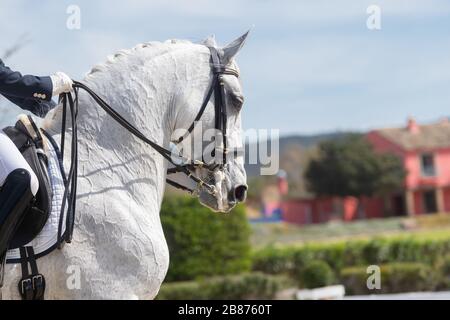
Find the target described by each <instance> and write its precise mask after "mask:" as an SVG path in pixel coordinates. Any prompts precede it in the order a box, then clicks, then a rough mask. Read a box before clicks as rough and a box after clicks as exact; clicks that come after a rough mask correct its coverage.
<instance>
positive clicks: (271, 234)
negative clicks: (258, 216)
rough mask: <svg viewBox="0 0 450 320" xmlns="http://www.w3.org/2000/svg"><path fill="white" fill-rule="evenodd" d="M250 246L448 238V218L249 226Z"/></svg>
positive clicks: (425, 217) (421, 217)
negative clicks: (412, 236)
mask: <svg viewBox="0 0 450 320" xmlns="http://www.w3.org/2000/svg"><path fill="white" fill-rule="evenodd" d="M252 230H253V233H252V239H251V242H252V245H253V247H256V248H258V247H263V246H266V245H270V244H275V245H278V244H281V245H282V244H302V243H309V242H322V241H334V240H336V241H338V240H347V239H364V238H371V237H377V236H383V237H408V236H411V235H416V236H420V237H427V238H429V237H433V238H435V237H436V238H439V237H448V236H449V235H450V214H435V215H427V216H420V217H417V218H405V217H403V218H383V219H370V220H360V221H354V222H342V221H337V222H336V221H333V222H329V223H325V224H315V225H308V226H297V225H293V224H288V223H283V222H279V223H254V224H252Z"/></svg>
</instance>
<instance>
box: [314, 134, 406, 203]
mask: <svg viewBox="0 0 450 320" xmlns="http://www.w3.org/2000/svg"><path fill="white" fill-rule="evenodd" d="M405 174H406V173H405V170H404V169H403V165H402V162H401V160H400V159H399V158H398V157H397V156H395V155H393V154H387V153H384V154H380V153H376V152H375V151H374V150H373V147H372V145H371V144H370V143H369V142H368V141H367V140H365V139H364V137H363V136H361V135H356V134H353V135H349V136H347V137H345V138H343V139H341V140H337V141H327V142H323V143H321V144H320V145H319V153H318V157H317V158H316V159H313V160H311V162H310V163H309V165H308V167H307V169H306V171H305V178H306V182H307V187H308V189H309V190H310V191H311V192H313V193H314V194H316V195H319V196H337V197H346V196H354V197H357V198H360V197H361V196H373V195H386V194H388V193H389V192H392V191H394V190H396V189H398V188H400V187H401V186H402V184H403V181H404V178H405Z"/></svg>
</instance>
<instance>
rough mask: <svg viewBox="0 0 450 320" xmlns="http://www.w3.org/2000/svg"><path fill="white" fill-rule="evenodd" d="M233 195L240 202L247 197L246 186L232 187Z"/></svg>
mask: <svg viewBox="0 0 450 320" xmlns="http://www.w3.org/2000/svg"><path fill="white" fill-rule="evenodd" d="M234 197H235V198H236V200H237V201H238V202H242V201H244V200H245V198H246V197H247V186H245V185H240V186H237V187H236V188H235V189H234Z"/></svg>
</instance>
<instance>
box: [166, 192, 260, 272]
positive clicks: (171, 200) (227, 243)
mask: <svg viewBox="0 0 450 320" xmlns="http://www.w3.org/2000/svg"><path fill="white" fill-rule="evenodd" d="M161 222H162V226H163V229H164V234H165V237H166V240H167V244H168V247H169V251H170V265H169V271H168V274H167V276H166V279H165V281H185V280H193V279H196V278H197V277H205V276H215V275H226V274H236V273H241V272H246V271H249V270H250V267H251V259H250V240H249V237H250V226H249V224H248V221H247V218H246V215H245V209H244V206H242V205H238V206H237V207H236V208H235V209H233V210H232V211H231V212H230V213H228V214H219V213H214V212H212V211H211V210H210V209H208V208H206V207H204V206H202V205H200V203H199V202H198V199H196V198H192V197H185V196H170V197H166V198H165V199H164V201H163V204H162V208H161Z"/></svg>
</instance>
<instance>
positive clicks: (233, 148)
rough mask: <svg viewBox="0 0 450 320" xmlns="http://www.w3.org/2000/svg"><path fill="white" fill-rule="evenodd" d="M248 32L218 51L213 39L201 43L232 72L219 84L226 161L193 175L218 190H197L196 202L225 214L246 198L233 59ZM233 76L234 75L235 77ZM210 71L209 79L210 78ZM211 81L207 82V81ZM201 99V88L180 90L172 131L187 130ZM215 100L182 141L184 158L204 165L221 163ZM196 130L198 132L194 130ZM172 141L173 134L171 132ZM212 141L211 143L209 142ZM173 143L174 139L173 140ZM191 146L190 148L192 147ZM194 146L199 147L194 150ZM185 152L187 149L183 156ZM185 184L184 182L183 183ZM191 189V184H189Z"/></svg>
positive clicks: (239, 100)
mask: <svg viewBox="0 0 450 320" xmlns="http://www.w3.org/2000/svg"><path fill="white" fill-rule="evenodd" d="M247 35H248V32H247V33H245V34H244V35H242V36H241V37H239V38H237V39H236V40H234V41H232V42H231V43H230V44H228V45H226V46H224V47H222V48H220V47H218V46H217V44H216V41H215V39H214V37H209V38H207V39H206V40H204V41H203V44H205V46H207V47H213V48H216V50H217V52H218V55H219V58H220V62H221V63H222V64H223V66H225V67H226V68H228V69H230V70H233V72H232V74H224V75H223V76H222V78H221V79H222V83H223V86H224V88H225V90H224V93H225V108H226V114H227V137H226V140H227V149H228V150H227V151H228V152H227V161H226V165H225V166H224V167H223V168H220V169H216V170H214V171H213V172H212V171H210V170H208V169H206V168H198V169H197V170H196V171H197V172H196V174H197V175H198V176H199V177H201V178H202V180H205V181H207V182H208V183H211V184H213V185H214V186H215V189H216V190H217V191H218V192H216V193H215V194H211V193H209V192H207V191H206V190H204V189H201V190H200V193H199V198H200V202H201V203H202V204H204V205H206V206H207V207H209V208H211V209H213V210H215V211H221V212H229V211H230V210H231V209H232V208H233V207H234V206H235V205H236V203H237V202H242V201H244V200H245V198H246V192H247V185H246V174H245V170H244V160H243V155H242V150H243V146H242V127H241V109H242V106H243V103H244V95H243V92H242V86H241V82H240V79H239V77H238V75H239V68H238V66H237V64H236V62H235V60H234V58H235V56H236V54H237V53H238V52H239V50H240V49H241V48H242V46H243V45H244V42H245V39H246V38H247ZM202 54H203V55H204V56H205V57H206V59H209V55H210V53H209V50H208V49H207V48H204V50H203V51H202ZM235 73H236V74H235ZM212 77H213V74H212V70H211V75H210V77H209V78H212ZM209 81H211V80H209ZM204 97H205V90H204V85H199V86H198V85H193V86H191V88H190V90H180V94H179V96H178V98H177V99H176V101H177V102H176V104H177V110H178V117H177V121H176V123H175V129H176V130H175V132H177V131H181V132H184V131H183V130H178V129H180V128H181V129H187V128H188V127H189V126H190V125H191V123H192V121H193V115H195V114H196V113H197V112H198V107H199V105H200V104H201V103H202V101H203V99H204ZM214 103H215V98H214V97H213V98H212V99H211V101H210V102H209V104H208V106H207V107H206V111H205V113H204V114H203V116H202V118H201V120H200V121H199V122H197V123H196V127H195V128H196V129H197V130H195V131H194V132H193V134H192V135H191V136H190V137H191V138H192V139H187V140H184V143H183V145H184V147H185V148H184V150H183V151H184V153H183V155H184V156H187V157H189V158H193V159H196V160H201V161H203V160H205V159H206V162H207V163H211V162H212V163H220V162H222V153H221V152H212V151H215V150H216V148H215V147H218V145H216V143H219V142H221V139H222V137H221V132H216V131H215V130H214V128H215V123H214V122H215V116H216V115H215V109H214ZM198 129H200V130H198ZM175 138H177V135H176V133H175ZM211 139H212V140H211ZM175 140H176V139H175ZM193 146H194V147H193ZM195 146H199V147H198V148H195ZM186 149H187V150H189V151H188V153H189V154H187V153H186ZM185 183H186V182H185ZM191 187H193V188H195V185H191Z"/></svg>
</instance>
